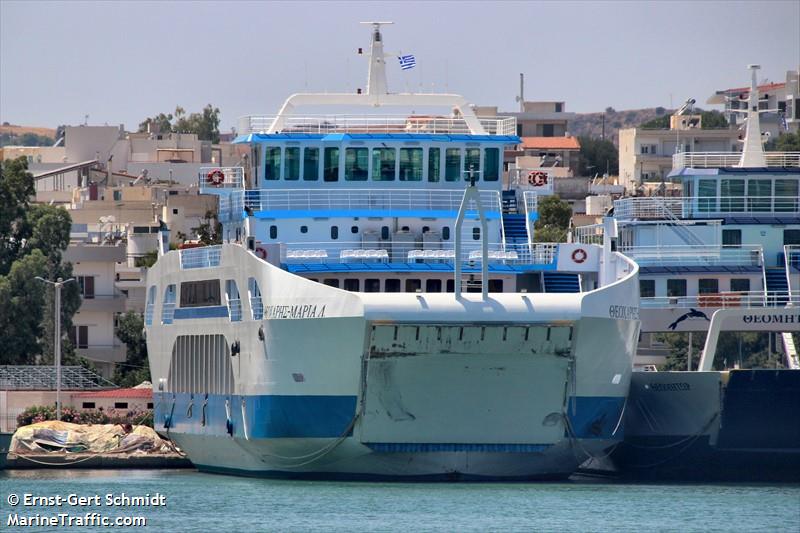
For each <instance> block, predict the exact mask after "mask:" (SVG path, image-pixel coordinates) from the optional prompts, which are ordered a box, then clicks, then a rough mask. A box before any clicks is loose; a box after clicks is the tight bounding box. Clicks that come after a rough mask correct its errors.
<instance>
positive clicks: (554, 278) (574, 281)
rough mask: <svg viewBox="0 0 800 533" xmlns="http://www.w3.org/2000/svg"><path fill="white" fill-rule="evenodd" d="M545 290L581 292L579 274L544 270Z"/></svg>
mask: <svg viewBox="0 0 800 533" xmlns="http://www.w3.org/2000/svg"><path fill="white" fill-rule="evenodd" d="M543 274H544V276H543V278H544V292H581V284H580V280H579V279H578V274H572V273H569V272H544V273H543Z"/></svg>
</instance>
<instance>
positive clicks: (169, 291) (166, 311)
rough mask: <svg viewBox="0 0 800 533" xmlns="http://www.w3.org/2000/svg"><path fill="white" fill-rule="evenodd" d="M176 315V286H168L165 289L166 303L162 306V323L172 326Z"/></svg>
mask: <svg viewBox="0 0 800 533" xmlns="http://www.w3.org/2000/svg"><path fill="white" fill-rule="evenodd" d="M174 314H175V285H174V284H173V285H167V288H166V289H164V301H163V303H162V304H161V323H162V324H172V317H173V315H174Z"/></svg>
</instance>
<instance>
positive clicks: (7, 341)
mask: <svg viewBox="0 0 800 533" xmlns="http://www.w3.org/2000/svg"><path fill="white" fill-rule="evenodd" d="M47 267H48V265H47V258H46V257H45V256H44V254H42V252H41V251H40V250H33V251H32V252H31V253H29V254H28V255H27V256H25V257H22V258H21V259H18V260H16V261H14V262H13V264H12V266H11V269H10V271H9V273H8V275H7V276H0V302H2V305H0V346H2V350H0V364H3V365H24V364H33V363H34V362H35V356H37V355H39V354H40V353H41V350H42V346H41V344H40V342H39V341H40V339H41V338H42V319H43V317H44V291H45V287H44V285H45V284H44V283H42V282H41V281H39V280H37V279H36V276H41V277H45V276H47Z"/></svg>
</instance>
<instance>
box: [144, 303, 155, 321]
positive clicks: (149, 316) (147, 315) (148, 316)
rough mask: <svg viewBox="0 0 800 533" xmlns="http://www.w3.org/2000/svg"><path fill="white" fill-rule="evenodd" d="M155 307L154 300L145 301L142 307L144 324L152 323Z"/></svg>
mask: <svg viewBox="0 0 800 533" xmlns="http://www.w3.org/2000/svg"><path fill="white" fill-rule="evenodd" d="M155 307H156V304H155V302H147V305H146V306H145V308H144V324H145V326H151V325H152V324H153V312H154V310H155Z"/></svg>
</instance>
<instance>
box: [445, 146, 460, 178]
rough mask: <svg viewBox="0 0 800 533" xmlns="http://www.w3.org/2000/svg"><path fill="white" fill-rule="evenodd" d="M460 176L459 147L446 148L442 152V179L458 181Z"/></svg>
mask: <svg viewBox="0 0 800 533" xmlns="http://www.w3.org/2000/svg"><path fill="white" fill-rule="evenodd" d="M460 178H461V148H448V149H447V150H445V152H444V179H445V180H446V181H459V179H460Z"/></svg>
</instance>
